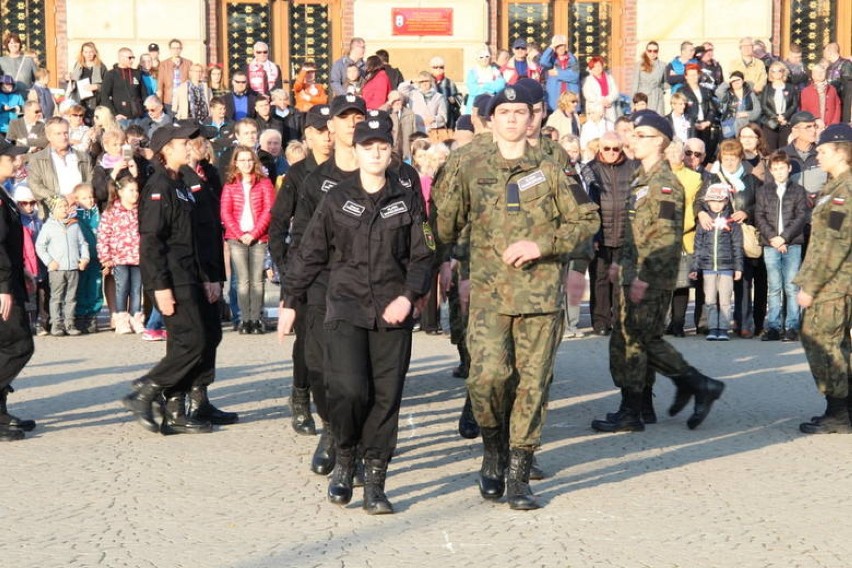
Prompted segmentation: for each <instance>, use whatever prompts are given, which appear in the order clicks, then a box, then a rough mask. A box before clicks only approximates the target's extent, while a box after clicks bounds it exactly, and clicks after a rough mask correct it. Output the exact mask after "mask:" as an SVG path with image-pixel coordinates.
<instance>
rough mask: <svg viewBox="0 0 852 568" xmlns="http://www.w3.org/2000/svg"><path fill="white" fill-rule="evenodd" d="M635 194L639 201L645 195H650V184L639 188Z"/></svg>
mask: <svg viewBox="0 0 852 568" xmlns="http://www.w3.org/2000/svg"><path fill="white" fill-rule="evenodd" d="M635 195H636V201H639V200H640V199H642V198H643V197H645V196H646V195H648V186H647V185H643V186H642V187H640V188H639V189H637V190H636V194H635Z"/></svg>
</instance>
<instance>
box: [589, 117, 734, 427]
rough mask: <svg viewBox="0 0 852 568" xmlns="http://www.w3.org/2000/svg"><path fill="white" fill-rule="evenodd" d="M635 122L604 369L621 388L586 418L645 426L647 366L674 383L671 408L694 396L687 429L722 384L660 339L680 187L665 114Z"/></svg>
mask: <svg viewBox="0 0 852 568" xmlns="http://www.w3.org/2000/svg"><path fill="white" fill-rule="evenodd" d="M633 124H634V126H635V131H634V132H635V142H634V145H633V149H634V153H635V157H636V159H638V160H640V161H641V166H640V167H639V169H638V170H637V171H636V174H635V176H634V178H633V182H632V184H631V195H630V201H629V204H628V221H627V227H626V231H625V233H626V234H625V242H624V246H623V248H622V255H621V259H620V263H619V264H613V265H612V267H611V268H610V277H611V278H613V281H617V282H620V283H621V285H622V287H623V290H624V295H623V297H624V299H625V301H623V302H622V305H621V309H620V314H619V318H618V320H616V322H615V327H614V329H613V332H612V336H611V337H610V343H609V357H610V363H609V366H610V373H612V377H613V381H614V382H615V385H616V386H617V387H619V388H621V389H622V390H621V393H622V403H621V408H620V409H619V410H618V411H617V412H614V413H611V414H609V415H607V417H606V418H605V419H603V420H594V421H592V428H593V429H595V430H597V431H599V432H639V431H642V430H644V429H645V424H644V422H643V421H642V415H641V414H642V391H643V390H644V389H645V388H646V387H648V386H650V385H649V384H647V383H648V381H649V379H650V378H652V377H653V374H651V373H649V372H648V370H649V368H650V369H653V370H655V371H656V372H659V373H662V374H663V375H666V376H667V377H670V378H671V379H672V380H673V381H674V383H675V385H676V387H677V394H676V396H675V401H674V403H673V404H672V406H671V408H670V409H669V414H670V415H672V416H674V415H675V414H677V413H678V412H680V411H681V410H682V409H683V408H684V407H685V406H686V405H687V404H688V403H689V400H690V399H691V398H692V397H693V396H694V397H695V409H694V412H693V414H692V416H691V417H690V418H689V420H688V421H687V425H688V426H689V428H690V429H692V428H696V427H698V425H699V424H701V422H703V421H704V419H705V418H706V417H707V414H708V413H709V412H710V407H711V406H712V404H713V401H715V400H716V399H717V398H719V396H720V395H721V394H722V390H723V389H724V387H725V385H724V384H723V383H722V382H720V381H717V380H715V379H711V378H709V377H706V376H704V375H702V374H701V373H699V372H698V371H697V370H696V369H694V368H693V367H690V366H689V364H688V363H687V362H686V361H685V360H684V358H683V357H682V356H681V354H680V353H678V352H677V351H676V350H675V349H674V348H673V347H672V346H671V345H669V344H668V343H667V342H666V341H665V340H663V328H664V327H665V318H666V314H667V313H668V306H669V304H670V302H671V297H672V291H673V290H674V288H675V282H676V280H677V271H678V266H679V261H680V251H681V240H682V235H683V211H684V205H685V203H684V190H683V186H681V185H680V183H679V182H678V179H677V177H676V176H675V175H674V173H672V170H671V167H670V166H669V163H668V162H667V161H666V160H665V159H664V157H663V151H664V149H665V148H666V147H667V146H668V145H669V143H670V142H671V139H672V127H671V125H670V124H669V122H668V121H667V120H666V119H664V118H663V117H661V116H660V115H658V114H657V113H655V112H652V111H640V112H638V113H636V115H635V118H634V120H633ZM616 278H617V280H616Z"/></svg>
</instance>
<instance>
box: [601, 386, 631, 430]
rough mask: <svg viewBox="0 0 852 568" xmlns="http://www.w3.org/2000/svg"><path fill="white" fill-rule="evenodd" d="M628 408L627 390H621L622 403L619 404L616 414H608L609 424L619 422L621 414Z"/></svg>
mask: <svg viewBox="0 0 852 568" xmlns="http://www.w3.org/2000/svg"><path fill="white" fill-rule="evenodd" d="M626 407H627V389H621V402H620V403H619V404H618V410H616V411H615V412H607V413H606V420H607V422H615V421H616V420H618V415H619V413H620V412H623V411H624V409H625V408H626Z"/></svg>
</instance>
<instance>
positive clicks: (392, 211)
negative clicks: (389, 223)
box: [379, 201, 408, 219]
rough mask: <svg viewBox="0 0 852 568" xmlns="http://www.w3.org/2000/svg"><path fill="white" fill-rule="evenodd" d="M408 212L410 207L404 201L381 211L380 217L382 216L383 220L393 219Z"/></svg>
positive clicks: (394, 203) (392, 204)
mask: <svg viewBox="0 0 852 568" xmlns="http://www.w3.org/2000/svg"><path fill="white" fill-rule="evenodd" d="M406 211H408V206H407V205H406V204H405V202H404V201H394V202H393V203H391V204H390V205H388V206H386V207H382V208H381V209H379V215H381V216H382V219H387V218H388V217H393V216H394V215H399V214H400V213H405V212H406Z"/></svg>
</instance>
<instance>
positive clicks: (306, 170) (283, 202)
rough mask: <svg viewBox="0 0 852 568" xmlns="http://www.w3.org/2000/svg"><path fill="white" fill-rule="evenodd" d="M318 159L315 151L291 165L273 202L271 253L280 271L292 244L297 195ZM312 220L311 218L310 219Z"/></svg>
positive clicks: (270, 227) (282, 269) (270, 229)
mask: <svg viewBox="0 0 852 568" xmlns="http://www.w3.org/2000/svg"><path fill="white" fill-rule="evenodd" d="M317 165H318V164H317V161H316V160H315V159H314V154H313V152H309V153H308V157H307V158H305V159H304V160H301V161H300V162H296V163H295V164H293V165H292V166H291V167H290V170H289V171H288V172H287V175H286V176H285V177H284V184H283V185H282V186H281V189H280V190H278V194H277V195H276V196H275V202H274V203H273V204H272V220H271V221H270V223H269V254H270V255H272V262H274V263H275V266H277V267H278V272H279V273H281V274H283V273H284V268H285V264H286V262H287V248H288V245H289V244H290V221H291V220H292V219H293V215H294V214H295V213H296V197H297V196H298V194H299V190H300V188H301V187H302V184H303V183H305V179H307V177H308V175H310V174H311V172H313V171H314V170H315V169H317ZM308 220H310V219H308Z"/></svg>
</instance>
